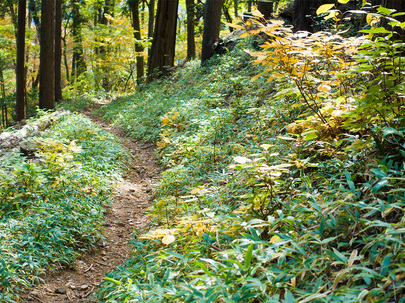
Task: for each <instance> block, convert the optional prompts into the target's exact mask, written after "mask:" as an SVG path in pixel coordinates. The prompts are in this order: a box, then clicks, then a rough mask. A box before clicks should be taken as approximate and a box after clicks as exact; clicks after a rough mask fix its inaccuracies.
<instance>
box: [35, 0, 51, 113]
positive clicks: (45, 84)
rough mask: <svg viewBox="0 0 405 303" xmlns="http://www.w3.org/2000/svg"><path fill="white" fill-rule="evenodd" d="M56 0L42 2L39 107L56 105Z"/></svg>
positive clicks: (49, 107)
mask: <svg viewBox="0 0 405 303" xmlns="http://www.w3.org/2000/svg"><path fill="white" fill-rule="evenodd" d="M54 49H55V1H54V0H48V1H47V0H44V1H42V4H41V40H40V56H39V57H40V58H39V60H40V62H39V76H40V79H39V108H45V109H52V108H54V107H55V52H54V51H55V50H54Z"/></svg>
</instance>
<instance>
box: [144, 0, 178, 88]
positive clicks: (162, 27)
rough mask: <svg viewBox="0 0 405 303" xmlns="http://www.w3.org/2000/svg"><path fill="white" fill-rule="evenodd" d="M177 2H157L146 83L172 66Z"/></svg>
mask: <svg viewBox="0 0 405 303" xmlns="http://www.w3.org/2000/svg"><path fill="white" fill-rule="evenodd" d="M178 4H179V1H178V0H159V2H158V9H157V14H156V26H155V32H154V34H153V42H152V49H151V53H150V60H149V66H148V82H149V81H151V80H153V79H154V78H156V77H158V76H159V72H160V73H163V75H164V74H165V73H166V70H167V67H171V66H173V65H174V55H175V47H176V25H177V9H178ZM157 72H158V73H157Z"/></svg>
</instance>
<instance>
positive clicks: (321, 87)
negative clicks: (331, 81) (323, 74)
mask: <svg viewBox="0 0 405 303" xmlns="http://www.w3.org/2000/svg"><path fill="white" fill-rule="evenodd" d="M330 89H331V87H330V86H329V85H327V84H324V83H322V84H321V85H319V86H318V91H320V92H323V93H324V92H327V91H330Z"/></svg>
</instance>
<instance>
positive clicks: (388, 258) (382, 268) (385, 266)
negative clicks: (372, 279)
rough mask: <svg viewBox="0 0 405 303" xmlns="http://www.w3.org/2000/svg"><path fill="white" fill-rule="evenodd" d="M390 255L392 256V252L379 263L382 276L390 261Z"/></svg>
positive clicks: (386, 270)
mask: <svg viewBox="0 0 405 303" xmlns="http://www.w3.org/2000/svg"><path fill="white" fill-rule="evenodd" d="M391 257H392V254H391V253H389V254H388V255H387V256H386V257H385V258H384V261H383V262H382V264H381V275H382V276H385V274H386V273H387V272H388V266H389V265H390V263H391Z"/></svg>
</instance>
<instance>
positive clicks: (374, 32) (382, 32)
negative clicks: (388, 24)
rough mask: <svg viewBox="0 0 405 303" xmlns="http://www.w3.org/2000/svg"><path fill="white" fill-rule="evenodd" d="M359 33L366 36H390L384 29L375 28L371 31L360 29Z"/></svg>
mask: <svg viewBox="0 0 405 303" xmlns="http://www.w3.org/2000/svg"><path fill="white" fill-rule="evenodd" d="M360 32H361V33H366V34H390V33H391V32H390V31H387V30H386V29H385V28H384V27H376V28H372V29H362V30H361V31H360Z"/></svg>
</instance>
